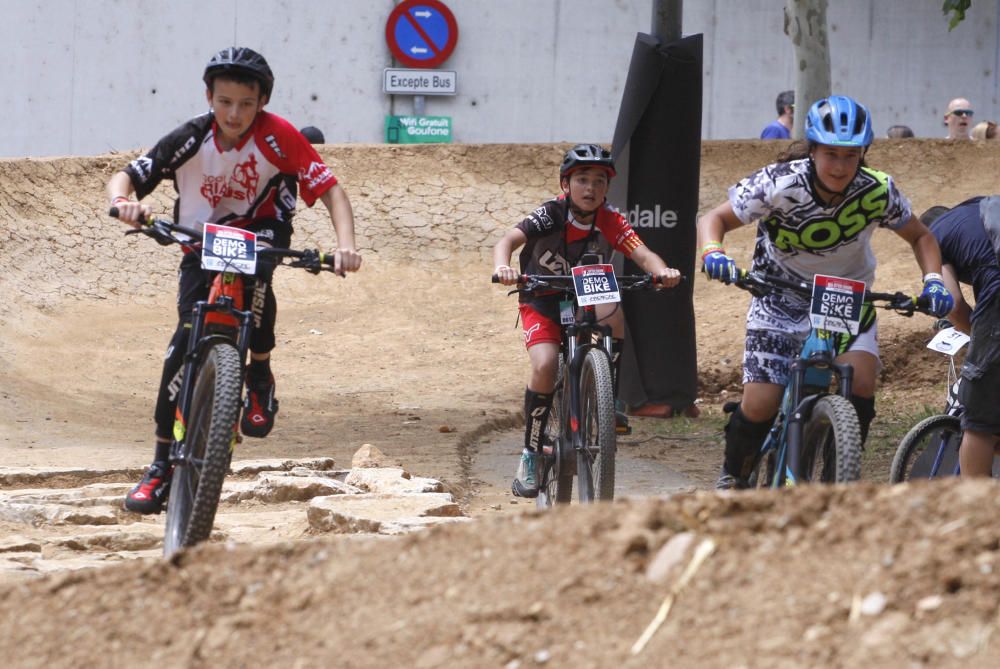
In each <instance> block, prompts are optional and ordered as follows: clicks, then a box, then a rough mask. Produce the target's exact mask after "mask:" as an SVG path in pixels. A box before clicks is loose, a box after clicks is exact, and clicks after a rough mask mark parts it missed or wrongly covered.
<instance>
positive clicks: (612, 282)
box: [573, 265, 622, 307]
mask: <svg viewBox="0 0 1000 669" xmlns="http://www.w3.org/2000/svg"><path fill="white" fill-rule="evenodd" d="M573 287H574V288H576V303H577V304H579V305H580V306H581V307H586V306H589V305H592V304H605V303H608V302H621V301H622V296H621V293H619V292H618V279H616V278H615V268H614V267H612V266H611V265H580V266H579V267H574V268H573Z"/></svg>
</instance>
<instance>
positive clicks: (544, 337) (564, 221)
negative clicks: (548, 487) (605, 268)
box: [493, 144, 681, 497]
mask: <svg viewBox="0 0 1000 669" xmlns="http://www.w3.org/2000/svg"><path fill="white" fill-rule="evenodd" d="M614 176H615V165H614V161H613V160H612V159H611V154H610V153H609V152H608V151H607V150H606V149H603V148H602V147H600V146H597V145H594V144H579V145H577V146H575V147H573V148H572V149H570V150H569V151H568V152H567V153H566V155H565V157H564V158H563V161H562V166H561V167H560V168H559V185H560V187H561V188H562V195H560V196H559V197H557V198H556V199H554V200H549V201H548V202H545V203H544V204H542V205H541V206H540V207H538V208H537V209H535V210H534V211H533V212H531V214H529V215H528V217H527V218H525V219H524V220H523V221H521V222H520V223H519V224H518V225H516V226H515V227H513V228H511V229H510V230H508V231H507V232H506V234H504V236H503V237H502V238H501V239H500V241H499V242H497V243H496V246H494V247H493V262H494V265H495V266H496V268H495V269H494V274H496V275H497V277H498V278H499V280H500V283H502V284H504V285H507V286H510V285H513V284H515V283H517V280H518V277H519V276H520V275H521V274H549V275H566V274H569V273H570V268H572V267H574V266H576V265H578V264H580V261H581V259H582V258H583V256H584V255H585V254H588V255H596V256H598V257H599V258H601V260H602V261H603V262H610V260H611V254H612V253H613V252H614V251H619V252H621V253H623V254H625V256H626V257H628V258H630V259H631V260H632V261H633V262H635V263H636V264H637V265H639V267H641V268H642V269H643V270H644V271H646V272H649V273H650V274H652V275H653V276H654V277H656V278H657V280H658V282H659V283H660V285H662V286H665V287H670V286H675V285H677V283H679V282H680V280H681V275H680V272H679V271H678V270H676V269H672V268H669V267H667V264H666V263H665V262H663V259H661V258H660V256H658V255H657V254H655V253H653V252H652V251H650V250H649V248H648V247H646V245H645V244H643V242H642V240H641V239H640V238H639V236H638V235H637V234H636V233H635V230H633V229H632V226H630V225H629V224H628V221H626V220H625V217H624V216H622V215H621V214H620V213H618V212H617V211H616V210H614V209H612V208H611V207H610V206H609V205H608V204H607V201H606V198H607V194H608V185H609V184H610V182H611V179H612V177H614ZM521 246H524V248H523V249H522V250H521V255H520V266H521V269H520V271H518V270H515V269H513V268H511V267H510V265H509V263H510V257H511V254H513V252H514V250H515V249H517V248H519V247H521ZM618 307H619V305H618V304H612V305H598V306H597V316H598V318H599V319H600V320H601V321H603V322H605V323H608V324H609V325H611V328H612V337H613V347H612V348H613V351H612V356H613V358H614V359H615V360H616V361H617V358H618V356H619V355H620V353H621V348H622V342H623V338H624V336H625V317H624V315H623V313H622V310H621V309H620V308H618ZM518 308H519V309H520V312H521V323H522V325H523V327H524V345H525V346H526V347H527V349H528V358H529V359H530V361H531V376H530V377H529V380H528V387H527V388H526V389H525V391H524V423H525V425H524V451H523V452H522V454H521V458H520V461H519V464H518V468H517V474H516V475H515V477H514V482H513V484H512V486H511V489H512V491H513V493H514V494H515V495H517V496H518V497H536V496H537V495H538V481H537V477H536V474H535V458H534V457H533V454H534V453H536V452H537V450H538V448H539V439H540V435H542V434H544V433H545V424H546V422H547V421H548V417H549V410H550V409H551V408H552V392H553V390H554V389H555V383H556V377H557V375H558V372H559V345H560V342H561V341H562V336H561V335H562V330H561V327H560V325H559V296H556V295H553V296H544V297H538V296H526V295H522V296H521V297H520V304H519V305H518ZM616 367H617V365H616ZM614 378H615V387H616V389H617V380H618V373H617V369H616V370H615V375H614Z"/></svg>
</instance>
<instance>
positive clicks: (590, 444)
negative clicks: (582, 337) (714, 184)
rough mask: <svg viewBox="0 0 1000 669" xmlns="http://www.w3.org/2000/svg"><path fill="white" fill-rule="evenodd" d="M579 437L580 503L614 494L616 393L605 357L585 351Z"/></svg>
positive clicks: (593, 350)
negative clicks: (580, 447)
mask: <svg viewBox="0 0 1000 669" xmlns="http://www.w3.org/2000/svg"><path fill="white" fill-rule="evenodd" d="M580 437H581V439H582V442H583V445H584V448H583V450H582V451H581V452H579V453H578V454H577V478H578V479H579V480H578V481H577V486H578V488H579V497H580V501H581V502H592V501H594V499H599V500H604V501H608V500H612V499H614V497H615V449H616V448H617V444H616V438H617V434H616V432H615V394H614V385H613V382H612V379H611V365H610V364H609V362H608V356H607V354H605V353H604V351H602V350H600V349H591V350H589V351H587V355H586V357H585V358H584V359H583V365H582V366H581V368H580Z"/></svg>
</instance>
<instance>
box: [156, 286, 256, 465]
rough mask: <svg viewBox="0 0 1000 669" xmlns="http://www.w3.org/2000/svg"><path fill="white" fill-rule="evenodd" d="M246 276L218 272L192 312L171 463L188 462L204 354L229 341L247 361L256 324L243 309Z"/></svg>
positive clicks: (251, 315)
mask: <svg viewBox="0 0 1000 669" xmlns="http://www.w3.org/2000/svg"><path fill="white" fill-rule="evenodd" d="M243 290H244V279H243V277H242V275H240V274H237V273H235V272H218V273H216V275H215V277H214V278H213V280H212V287H211V289H210V290H209V296H208V299H207V300H200V301H198V302H197V303H195V305H194V309H193V311H192V313H191V320H190V324H191V334H190V336H189V337H188V344H187V351H186V352H185V354H184V367H183V369H184V371H183V373H182V375H181V379H182V380H181V390H180V393H179V395H178V398H177V408H176V414H175V419H174V433H173V437H174V443H173V444H172V446H171V449H170V463H171V464H173V465H177V464H183V463H186V462H187V459H188V455H187V452H186V450H185V446H184V444H185V438H186V437H187V419H188V416H189V415H190V409H191V400H192V397H193V395H194V383H195V378H196V376H197V374H196V373H195V372H196V371H197V370H198V367H199V365H200V364H201V361H202V359H203V358H204V355H205V353H206V352H207V351H208V349H209V348H210V347H211V346H212V345H213V344H214V343H215V342H216V341H228V342H231V343H232V344H234V345H235V346H236V349H237V350H238V351H239V354H240V360H243V361H246V355H247V350H248V349H249V347H250V330H251V328H252V327H253V313H252V312H250V311H245V310H243ZM237 434H238V429H237V426H236V425H235V424H234V425H233V440H232V443H231V444H230V451H232V449H233V447H235V445H236V436H237Z"/></svg>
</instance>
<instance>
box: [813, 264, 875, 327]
mask: <svg viewBox="0 0 1000 669" xmlns="http://www.w3.org/2000/svg"><path fill="white" fill-rule="evenodd" d="M864 301H865V282H864V281H855V280H853V279H844V278H841V277H838V276H825V275H823V274H817V275H816V276H815V277H813V294H812V304H811V305H810V308H809V321H810V323H812V326H813V327H814V328H816V329H817V330H827V331H829V332H843V333H846V334H852V335H856V334H858V329H859V327H860V325H861V307H862V305H863V304H864Z"/></svg>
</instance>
